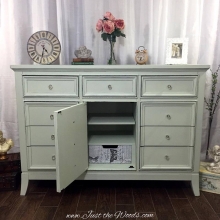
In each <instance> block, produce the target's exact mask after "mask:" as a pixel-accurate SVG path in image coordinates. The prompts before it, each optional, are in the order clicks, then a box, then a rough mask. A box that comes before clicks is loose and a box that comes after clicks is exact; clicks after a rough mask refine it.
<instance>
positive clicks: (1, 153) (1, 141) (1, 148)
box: [0, 130, 14, 160]
mask: <svg viewBox="0 0 220 220" xmlns="http://www.w3.org/2000/svg"><path fill="white" fill-rule="evenodd" d="M13 145H14V143H13V141H12V139H6V138H4V137H3V132H2V131H1V130H0V160H7V159H8V156H7V152H8V151H9V150H10V149H11V148H12V147H13Z"/></svg>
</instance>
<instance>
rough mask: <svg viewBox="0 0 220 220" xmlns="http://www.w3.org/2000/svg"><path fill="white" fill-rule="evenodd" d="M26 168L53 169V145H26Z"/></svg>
mask: <svg viewBox="0 0 220 220" xmlns="http://www.w3.org/2000/svg"><path fill="white" fill-rule="evenodd" d="M27 150H28V168H29V169H41V170H42V169H45V170H48V169H55V168H56V158H55V147H54V146H50V147H47V146H41V147H39V146H38V147H28V148H27Z"/></svg>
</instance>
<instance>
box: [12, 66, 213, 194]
mask: <svg viewBox="0 0 220 220" xmlns="http://www.w3.org/2000/svg"><path fill="white" fill-rule="evenodd" d="M209 68H210V67H209V66H208V65H116V66H114V65H113V66H112V65H91V66H84V65H82V66H74V65H49V66H45V65H19V66H11V69H13V70H14V72H15V84H16V101H17V113H18V127H19V141H20V154H21V171H22V182H21V195H25V194H26V192H27V188H28V183H29V180H55V181H56V185H57V192H61V191H62V190H63V189H65V188H66V187H67V186H68V185H70V184H71V183H72V182H73V181H74V180H146V181H148V180H166V181H169V180H174V181H175V180H178V181H190V182H191V186H192V190H193V192H194V195H195V196H199V164H200V152H201V139H202V138H201V136H202V118H203V109H204V90H205V81H206V79H205V78H206V71H207V70H208V69H209ZM94 137H96V139H94ZM129 137H130V139H129ZM131 139H132V140H131ZM94 140H95V141H94ZM89 146H90V147H89ZM91 146H93V147H91ZM124 146H131V148H129V147H124ZM89 149H90V151H89ZM100 149H101V150H100ZM102 149H103V150H102ZM89 163H90V165H89ZM102 163H103V164H104V165H102Z"/></svg>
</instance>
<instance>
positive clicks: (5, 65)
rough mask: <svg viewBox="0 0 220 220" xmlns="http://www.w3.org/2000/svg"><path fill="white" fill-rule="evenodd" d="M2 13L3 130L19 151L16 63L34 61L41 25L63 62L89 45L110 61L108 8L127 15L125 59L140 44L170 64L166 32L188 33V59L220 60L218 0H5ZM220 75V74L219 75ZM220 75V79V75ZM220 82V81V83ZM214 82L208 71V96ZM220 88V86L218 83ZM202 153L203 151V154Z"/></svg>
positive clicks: (152, 58)
mask: <svg viewBox="0 0 220 220" xmlns="http://www.w3.org/2000/svg"><path fill="white" fill-rule="evenodd" d="M0 7H1V12H0V13H1V19H0V130H3V133H4V136H5V137H7V138H12V139H13V141H14V142H15V147H14V148H12V150H11V152H12V151H19V139H18V126H17V113H16V108H17V107H16V94H15V81H14V74H13V71H12V70H11V69H10V65H12V64H33V65H34V63H33V62H32V61H31V60H30V58H29V56H28V54H27V50H26V47H27V40H28V38H29V37H30V36H31V35H32V34H33V33H34V32H36V31H40V30H48V31H51V32H52V33H54V34H56V35H57V36H58V38H59V40H60V42H61V46H62V52H61V56H60V59H59V64H63V65H69V64H70V63H71V60H72V58H73V57H74V50H75V49H77V48H79V46H82V45H85V46H86V47H87V48H89V49H91V50H92V56H93V57H94V59H95V64H96V65H99V64H106V63H107V58H108V56H109V54H108V51H109V50H108V47H109V45H108V43H107V42H104V41H103V40H102V39H101V36H100V35H101V34H100V33H98V32H97V31H96V28H95V25H96V22H97V20H98V19H100V18H102V16H103V14H104V13H105V12H106V11H110V12H112V14H113V15H114V16H115V17H116V18H121V19H124V20H125V25H126V27H125V29H124V33H125V34H126V38H123V37H120V38H117V43H116V46H115V47H116V48H115V53H116V59H117V61H118V62H119V63H120V64H135V62H134V54H135V50H136V49H137V48H138V47H139V46H144V47H145V48H146V49H147V50H148V54H149V64H165V57H166V40H167V38H183V37H186V38H189V52H188V64H209V65H210V66H211V68H212V69H213V70H215V69H217V66H218V65H219V64H220V1H219V0H193V1H192V0H120V1H119V0H56V1H55V0H19V1H18V0H1V5H0ZM219 78H220V77H219ZM219 80H220V79H219ZM218 85H219V84H218ZM210 88H211V74H210V71H208V72H207V83H206V97H209V94H210ZM218 88H219V86H218ZM207 119H208V112H207V111H206V110H205V111H204V120H203V139H202V152H204V151H205V146H206V142H207V128H208V126H207V125H208V120H207ZM219 119H220V109H219V106H218V109H217V111H216V114H215V116H214V122H213V125H212V134H211V144H210V145H211V146H212V145H214V144H220V135H219V134H220V128H219V127H220V122H219V121H220V120H219ZM201 155H202V154H201Z"/></svg>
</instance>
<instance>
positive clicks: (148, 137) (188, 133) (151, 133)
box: [141, 127, 194, 146]
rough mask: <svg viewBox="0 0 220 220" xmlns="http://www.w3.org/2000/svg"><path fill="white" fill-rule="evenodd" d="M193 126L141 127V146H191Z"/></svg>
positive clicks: (192, 143)
mask: <svg viewBox="0 0 220 220" xmlns="http://www.w3.org/2000/svg"><path fill="white" fill-rule="evenodd" d="M193 145H194V127H141V146H193Z"/></svg>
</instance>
